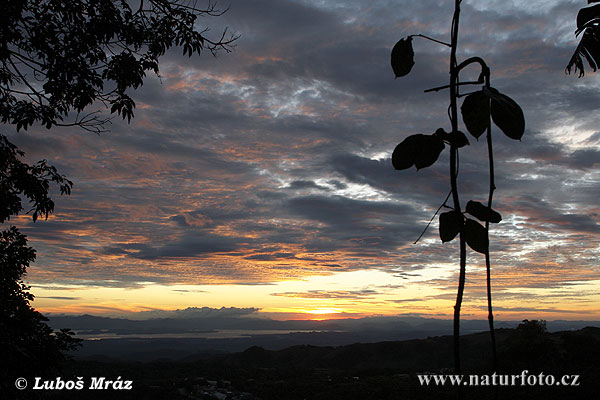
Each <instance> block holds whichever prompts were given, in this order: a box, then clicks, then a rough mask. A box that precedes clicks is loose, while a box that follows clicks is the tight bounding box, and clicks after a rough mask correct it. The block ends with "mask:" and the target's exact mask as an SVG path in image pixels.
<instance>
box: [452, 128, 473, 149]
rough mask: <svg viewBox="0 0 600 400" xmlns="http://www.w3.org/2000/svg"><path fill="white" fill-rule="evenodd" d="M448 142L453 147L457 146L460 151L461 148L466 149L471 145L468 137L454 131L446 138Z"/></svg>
mask: <svg viewBox="0 0 600 400" xmlns="http://www.w3.org/2000/svg"><path fill="white" fill-rule="evenodd" d="M446 140H447V141H448V142H450V145H451V146H455V147H457V148H459V149H460V148H461V147H465V146H468V145H470V144H471V143H469V139H467V135H465V134H464V133H463V132H461V131H454V132H451V133H449V134H448V135H447V136H446Z"/></svg>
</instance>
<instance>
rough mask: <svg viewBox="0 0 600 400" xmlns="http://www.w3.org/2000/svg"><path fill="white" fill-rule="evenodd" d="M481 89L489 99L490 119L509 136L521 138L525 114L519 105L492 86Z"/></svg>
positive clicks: (523, 130) (516, 138)
mask: <svg viewBox="0 0 600 400" xmlns="http://www.w3.org/2000/svg"><path fill="white" fill-rule="evenodd" d="M483 90H484V93H485V94H486V95H487V96H489V97H490V99H491V102H490V113H491V115H492V121H494V123H495V124H496V125H497V126H498V128H500V130H501V131H502V132H504V134H505V135H506V136H508V137H509V138H511V139H514V140H521V137H523V133H525V116H524V115H523V110H522V109H521V107H520V106H519V105H518V104H517V102H516V101H514V100H513V99H511V98H510V97H508V96H506V95H504V94H502V93H500V92H499V91H498V90H496V89H494V88H484V89H483Z"/></svg>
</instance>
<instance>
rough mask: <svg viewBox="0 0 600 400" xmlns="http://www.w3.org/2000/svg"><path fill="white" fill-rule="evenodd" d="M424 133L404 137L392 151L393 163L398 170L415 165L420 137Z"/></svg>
mask: <svg viewBox="0 0 600 400" xmlns="http://www.w3.org/2000/svg"><path fill="white" fill-rule="evenodd" d="M421 136H424V135H412V136H409V137H407V138H406V139H404V140H403V141H402V142H400V144H399V145H398V146H396V148H395V149H394V152H393V153H392V165H393V166H394V168H395V169H397V170H402V169H407V168H410V167H412V166H413V165H415V154H417V150H418V147H419V145H420V142H421V141H420V137H421Z"/></svg>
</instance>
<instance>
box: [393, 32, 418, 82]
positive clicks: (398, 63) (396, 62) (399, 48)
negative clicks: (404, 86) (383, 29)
mask: <svg viewBox="0 0 600 400" xmlns="http://www.w3.org/2000/svg"><path fill="white" fill-rule="evenodd" d="M414 57H415V52H414V51H413V48H412V37H411V36H408V37H407V38H406V39H400V40H399V41H398V43H396V45H394V48H393V49H392V69H393V70H394V75H396V78H400V77H402V76H405V75H408V73H409V72H410V70H411V69H412V67H413V65H415V61H414Z"/></svg>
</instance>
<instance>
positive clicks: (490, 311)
mask: <svg viewBox="0 0 600 400" xmlns="http://www.w3.org/2000/svg"><path fill="white" fill-rule="evenodd" d="M485 72H486V75H485V86H486V87H487V88H488V89H489V88H490V87H491V86H490V71H489V69H486V71H485ZM486 139H487V147H488V160H489V164H490V166H489V169H490V188H489V193H488V204H487V206H488V208H489V209H491V208H492V198H493V197H494V190H496V183H495V179H494V151H493V146H492V122H491V121H488V126H487V134H486ZM485 232H486V235H487V237H488V238H489V237H490V222H489V221H486V222H485ZM488 242H489V239H488ZM490 264H491V261H490V249H489V244H488V249H487V251H486V252H485V270H486V285H487V300H488V323H489V326H490V338H491V341H492V360H493V367H494V372H497V371H498V355H497V351H496V332H495V330H494V313H493V309H492V279H491V266H490ZM496 395H497V393H496Z"/></svg>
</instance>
